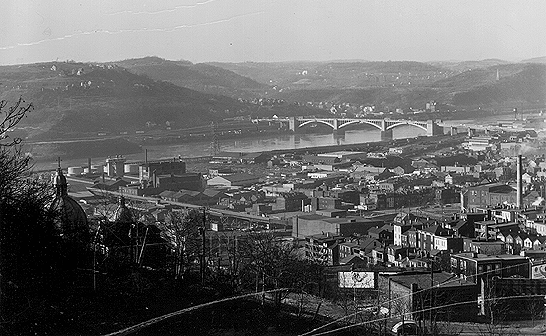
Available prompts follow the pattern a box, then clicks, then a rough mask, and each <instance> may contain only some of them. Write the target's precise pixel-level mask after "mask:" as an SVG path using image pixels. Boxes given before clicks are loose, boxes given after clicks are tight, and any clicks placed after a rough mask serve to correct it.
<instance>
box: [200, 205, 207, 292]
mask: <svg viewBox="0 0 546 336" xmlns="http://www.w3.org/2000/svg"><path fill="white" fill-rule="evenodd" d="M206 223H207V209H206V208H203V226H202V227H201V237H202V242H201V245H202V246H201V285H203V286H204V285H205V246H206V243H207V237H206V235H205V232H206V231H207V226H206Z"/></svg>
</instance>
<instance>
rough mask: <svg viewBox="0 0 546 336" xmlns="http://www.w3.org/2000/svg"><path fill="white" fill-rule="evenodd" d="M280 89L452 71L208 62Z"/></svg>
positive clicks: (428, 77) (412, 78) (406, 81)
mask: <svg viewBox="0 0 546 336" xmlns="http://www.w3.org/2000/svg"><path fill="white" fill-rule="evenodd" d="M209 64H211V65H214V66H217V67H221V68H224V69H227V70H230V71H233V72H235V73H237V74H239V75H241V76H245V77H249V78H252V79H253V80H255V81H257V82H260V83H264V84H269V85H275V88H276V89H277V90H285V89H289V90H298V89H333V88H338V89H340V88H367V87H376V86H385V85H392V84H395V85H400V86H407V85H415V84H418V83H428V82H432V81H435V80H437V79H440V78H445V77H447V76H449V75H450V74H449V73H447V72H446V70H445V69H442V68H439V67H436V66H433V65H430V64H426V63H420V62H410V61H396V62H394V61H393V62H365V61H363V62H360V61H353V62H350V61H347V62H340V61H336V62H308V61H303V62H276V63H256V62H244V63H218V62H215V63H209Z"/></svg>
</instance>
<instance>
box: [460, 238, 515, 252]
mask: <svg viewBox="0 0 546 336" xmlns="http://www.w3.org/2000/svg"><path fill="white" fill-rule="evenodd" d="M463 251H465V252H475V253H478V254H488V255H497V254H505V253H506V246H505V244H504V242H503V241H501V240H489V239H488V240H482V239H472V238H463Z"/></svg>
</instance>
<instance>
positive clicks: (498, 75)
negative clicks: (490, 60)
mask: <svg viewBox="0 0 546 336" xmlns="http://www.w3.org/2000/svg"><path fill="white" fill-rule="evenodd" d="M497 80H500V74H499V69H497Z"/></svg>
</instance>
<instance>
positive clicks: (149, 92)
mask: <svg viewBox="0 0 546 336" xmlns="http://www.w3.org/2000/svg"><path fill="white" fill-rule="evenodd" d="M0 78H1V80H0V83H1V84H0V99H10V100H14V99H17V97H19V96H21V95H22V96H23V97H24V98H25V100H26V101H28V102H32V103H33V104H34V106H35V108H36V110H35V111H34V112H32V113H31V114H29V116H28V118H25V119H24V121H23V122H22V123H21V125H20V126H21V127H22V129H24V130H25V131H26V133H27V135H28V136H30V137H34V138H63V137H76V136H82V135H86V134H87V135H90V134H95V135H96V134H97V132H104V133H112V134H119V133H120V132H133V133H134V131H136V130H153V129H166V128H167V127H170V128H172V129H176V128H183V127H184V128H186V127H191V126H193V125H203V124H206V123H210V122H211V121H213V120H214V121H218V120H221V119H223V118H226V117H234V116H237V115H240V114H244V113H247V105H245V104H242V103H240V102H238V101H236V100H234V99H231V98H228V97H224V96H217V95H210V94H204V93H201V92H197V91H194V90H190V89H187V88H183V87H179V86H176V85H174V84H172V83H168V82H165V81H156V80H153V79H151V78H149V77H146V76H143V75H138V74H134V73H131V72H129V71H128V70H126V69H124V68H122V67H119V66H118V65H115V64H90V63H64V62H47V63H39V64H26V65H15V66H2V67H0Z"/></svg>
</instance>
